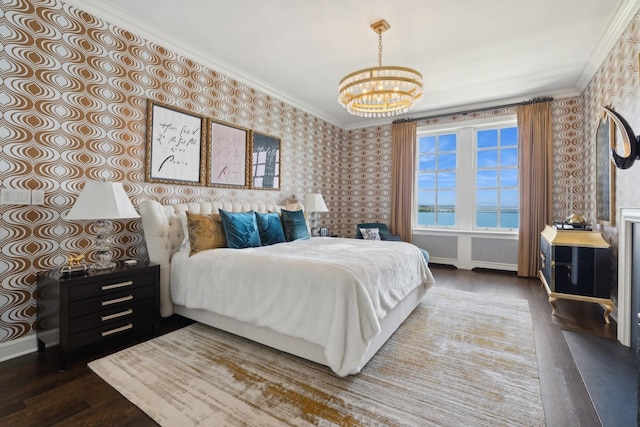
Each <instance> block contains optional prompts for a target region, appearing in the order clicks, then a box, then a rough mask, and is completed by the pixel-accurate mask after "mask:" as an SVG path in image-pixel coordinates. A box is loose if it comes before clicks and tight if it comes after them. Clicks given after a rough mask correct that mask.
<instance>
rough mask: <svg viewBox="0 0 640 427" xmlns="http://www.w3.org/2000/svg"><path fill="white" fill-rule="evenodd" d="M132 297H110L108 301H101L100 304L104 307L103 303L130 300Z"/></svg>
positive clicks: (108, 303) (109, 303)
mask: <svg viewBox="0 0 640 427" xmlns="http://www.w3.org/2000/svg"><path fill="white" fill-rule="evenodd" d="M132 299H133V295H127V296H126V297H122V298H115V299H110V300H109V301H101V302H100V304H102V306H103V307H104V306H105V305H111V304H117V303H119V302H125V301H131V300H132Z"/></svg>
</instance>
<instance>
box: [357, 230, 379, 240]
mask: <svg viewBox="0 0 640 427" xmlns="http://www.w3.org/2000/svg"><path fill="white" fill-rule="evenodd" d="M360 233H361V234H362V238H363V239H364V240H382V239H381V238H380V229H378V228H361V229H360Z"/></svg>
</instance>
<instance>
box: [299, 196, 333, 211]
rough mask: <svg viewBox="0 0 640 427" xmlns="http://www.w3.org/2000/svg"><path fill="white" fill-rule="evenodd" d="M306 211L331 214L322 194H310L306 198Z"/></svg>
mask: <svg viewBox="0 0 640 427" xmlns="http://www.w3.org/2000/svg"><path fill="white" fill-rule="evenodd" d="M304 210H305V211H307V212H329V209H327V205H326V204H325V203H324V199H323V198H322V194H319V193H309V194H307V195H306V196H305V198H304Z"/></svg>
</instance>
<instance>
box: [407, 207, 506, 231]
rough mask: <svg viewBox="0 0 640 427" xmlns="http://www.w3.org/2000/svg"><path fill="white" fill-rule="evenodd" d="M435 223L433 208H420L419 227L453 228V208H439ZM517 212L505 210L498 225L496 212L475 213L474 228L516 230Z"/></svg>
mask: <svg viewBox="0 0 640 427" xmlns="http://www.w3.org/2000/svg"><path fill="white" fill-rule="evenodd" d="M437 220H438V221H437V223H436V213H435V209H434V207H433V206H421V207H420V212H418V224H419V225H440V226H445V227H446V226H454V225H456V212H455V208H453V207H450V208H446V207H445V208H441V209H440V211H439V212H438V217H437ZM518 225H519V210H518V209H517V208H505V209H503V210H502V212H501V215H500V224H499V225H498V212H496V211H482V212H477V213H476V227H480V228H484V227H488V228H497V227H500V228H518Z"/></svg>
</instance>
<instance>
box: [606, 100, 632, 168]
mask: <svg viewBox="0 0 640 427" xmlns="http://www.w3.org/2000/svg"><path fill="white" fill-rule="evenodd" d="M602 109H603V110H604V111H605V114H606V115H607V116H608V117H609V118H611V120H612V121H613V122H614V123H615V127H616V128H617V129H618V130H619V131H620V135H621V137H620V140H618V138H617V133H615V132H614V133H613V134H612V140H611V142H610V144H611V160H613V163H614V164H615V165H616V167H617V168H619V169H629V168H630V167H631V166H632V165H633V162H634V161H635V160H636V159H637V158H639V157H640V149H638V143H639V141H638V137H636V135H635V133H634V132H633V129H631V126H629V123H627V121H626V120H625V119H624V117H622V116H621V115H620V114H619V113H617V112H615V111H613V110H612V109H610V108H608V107H602Z"/></svg>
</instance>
